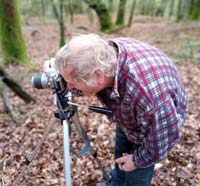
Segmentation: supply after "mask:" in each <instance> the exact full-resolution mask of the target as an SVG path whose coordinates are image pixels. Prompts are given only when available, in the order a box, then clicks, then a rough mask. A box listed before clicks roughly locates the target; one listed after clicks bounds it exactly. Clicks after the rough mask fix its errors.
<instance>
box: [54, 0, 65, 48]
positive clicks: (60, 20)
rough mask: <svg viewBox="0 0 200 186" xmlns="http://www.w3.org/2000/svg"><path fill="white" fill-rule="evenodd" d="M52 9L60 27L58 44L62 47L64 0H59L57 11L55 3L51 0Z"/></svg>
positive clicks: (63, 41)
mask: <svg viewBox="0 0 200 186" xmlns="http://www.w3.org/2000/svg"><path fill="white" fill-rule="evenodd" d="M52 6H53V11H54V15H55V17H56V19H57V20H58V23H59V28H60V42H59V45H60V47H62V46H63V45H64V44H65V25H64V15H63V14H64V0H59V11H58V10H57V8H56V4H55V2H54V1H53V4H52Z"/></svg>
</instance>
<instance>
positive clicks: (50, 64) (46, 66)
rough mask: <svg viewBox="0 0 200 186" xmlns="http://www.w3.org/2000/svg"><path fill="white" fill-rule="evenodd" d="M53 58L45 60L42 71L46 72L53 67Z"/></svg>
mask: <svg viewBox="0 0 200 186" xmlns="http://www.w3.org/2000/svg"><path fill="white" fill-rule="evenodd" d="M54 63H55V58H50V59H49V60H46V61H45V62H44V65H43V71H44V72H47V71H49V69H51V68H54Z"/></svg>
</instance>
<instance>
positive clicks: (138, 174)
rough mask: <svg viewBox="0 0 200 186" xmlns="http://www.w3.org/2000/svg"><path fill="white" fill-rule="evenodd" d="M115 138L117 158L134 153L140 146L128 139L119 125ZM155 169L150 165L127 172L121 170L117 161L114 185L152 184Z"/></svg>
mask: <svg viewBox="0 0 200 186" xmlns="http://www.w3.org/2000/svg"><path fill="white" fill-rule="evenodd" d="M115 140H116V141H115V159H117V158H119V157H121V156H122V154H123V153H125V152H127V153H133V151H134V150H136V149H137V148H138V147H139V146H138V145H135V144H133V143H132V142H130V141H129V140H128V138H127V136H126V134H125V133H124V132H123V131H122V129H121V127H120V126H119V125H117V126H116V139H115ZM153 170H154V166H150V167H148V168H138V169H136V170H134V171H131V172H125V171H121V170H120V169H119V167H118V165H117V163H116V164H115V168H114V169H113V170H112V171H111V177H112V186H150V185H151V180H152V177H153Z"/></svg>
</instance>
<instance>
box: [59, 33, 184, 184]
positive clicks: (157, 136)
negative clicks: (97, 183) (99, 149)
mask: <svg viewBox="0 0 200 186" xmlns="http://www.w3.org/2000/svg"><path fill="white" fill-rule="evenodd" d="M55 67H56V69H57V70H58V71H59V73H60V74H61V75H62V76H63V78H64V79H65V81H66V82H67V86H68V89H69V90H70V91H72V92H74V93H78V94H80V95H84V96H90V95H96V96H97V97H98V99H99V100H100V101H101V102H102V103H103V104H104V105H106V106H107V107H108V108H110V109H112V111H113V115H112V116H110V117H109V119H110V120H111V121H112V122H114V123H115V124H116V143H115V160H116V165H115V169H114V170H112V172H111V176H112V185H113V186H149V185H151V180H152V176H153V170H154V165H155V163H156V162H158V161H160V160H162V159H164V158H165V157H166V156H167V154H168V153H169V151H170V150H171V148H172V147H173V146H174V145H175V144H176V143H177V141H178V140H179V139H180V136H181V126H182V124H183V121H184V118H185V113H186V106H187V95H186V92H185V89H184V87H183V85H182V83H181V80H180V76H179V74H178V72H177V69H176V67H175V65H174V64H173V62H172V61H171V60H170V59H169V58H168V57H167V55H166V54H164V53H163V52H161V51H160V50H159V49H157V48H155V47H153V46H151V45H149V44H146V43H144V42H141V41H138V40H136V39H132V38H114V39H110V40H105V39H103V38H101V37H100V36H98V35H95V34H86V35H78V36H75V37H73V38H72V39H71V40H70V41H69V42H68V44H67V45H65V46H64V47H63V48H61V49H60V51H59V52H58V53H57V55H56V60H55Z"/></svg>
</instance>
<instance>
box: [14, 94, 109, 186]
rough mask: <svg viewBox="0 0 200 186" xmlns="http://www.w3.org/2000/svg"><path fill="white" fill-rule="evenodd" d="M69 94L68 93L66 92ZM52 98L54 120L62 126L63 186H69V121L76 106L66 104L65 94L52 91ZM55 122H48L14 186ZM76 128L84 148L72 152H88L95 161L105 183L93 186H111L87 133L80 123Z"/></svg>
mask: <svg viewBox="0 0 200 186" xmlns="http://www.w3.org/2000/svg"><path fill="white" fill-rule="evenodd" d="M68 93H69V92H68ZM54 97H55V100H56V104H57V106H58V110H56V111H55V112H54V116H55V117H56V118H59V119H60V120H61V122H62V125H63V147H64V175H65V186H71V167H70V145H69V144H70V124H69V119H70V118H71V117H72V116H73V115H75V116H77V115H76V109H77V105H78V104H75V103H72V102H69V103H70V104H71V105H72V106H70V105H69V104H68V96H66V94H63V92H62V93H61V92H59V91H54ZM78 106H80V105H78ZM87 108H88V109H90V110H93V111H94V112H97V113H101V114H107V115H110V114H112V112H111V111H110V110H109V109H104V108H101V107H92V106H90V107H87ZM54 122H55V119H52V121H51V122H50V125H49V127H48V128H47V129H46V131H45V133H44V135H43V137H42V139H41V140H40V142H39V143H38V145H37V147H36V148H35V150H34V151H33V153H32V154H31V155H30V156H26V162H25V165H24V166H23V167H22V170H21V173H20V174H19V175H18V176H17V178H16V180H15V181H14V186H16V185H17V183H18V182H19V181H20V179H21V178H22V177H23V175H24V173H25V170H26V168H27V167H28V166H29V164H30V163H31V162H32V161H33V159H34V157H35V156H36V154H37V152H38V151H39V149H40V146H41V145H42V143H43V142H44V141H45V139H46V137H47V135H48V133H49V132H50V130H51V128H53V124H54ZM76 128H77V130H78V132H79V134H80V135H81V136H82V138H83V140H84V142H85V147H84V148H83V149H82V150H81V151H80V152H78V153H77V152H75V150H74V149H73V148H72V151H73V152H74V153H75V154H76V155H77V156H78V157H80V156H83V155H85V154H86V153H88V152H89V151H90V153H91V154H92V156H93V158H94V159H95V160H96V162H97V164H98V166H99V168H100V169H101V171H102V174H103V178H104V179H105V181H102V182H98V183H96V184H95V185H96V186H110V185H111V177H110V176H109V175H108V174H107V172H106V170H105V168H104V167H103V165H102V163H101V161H100V160H99V159H98V158H97V150H96V149H95V148H93V147H92V146H91V145H90V140H89V138H88V136H87V133H86V132H85V130H84V128H83V127H82V125H81V124H80V123H76Z"/></svg>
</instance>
